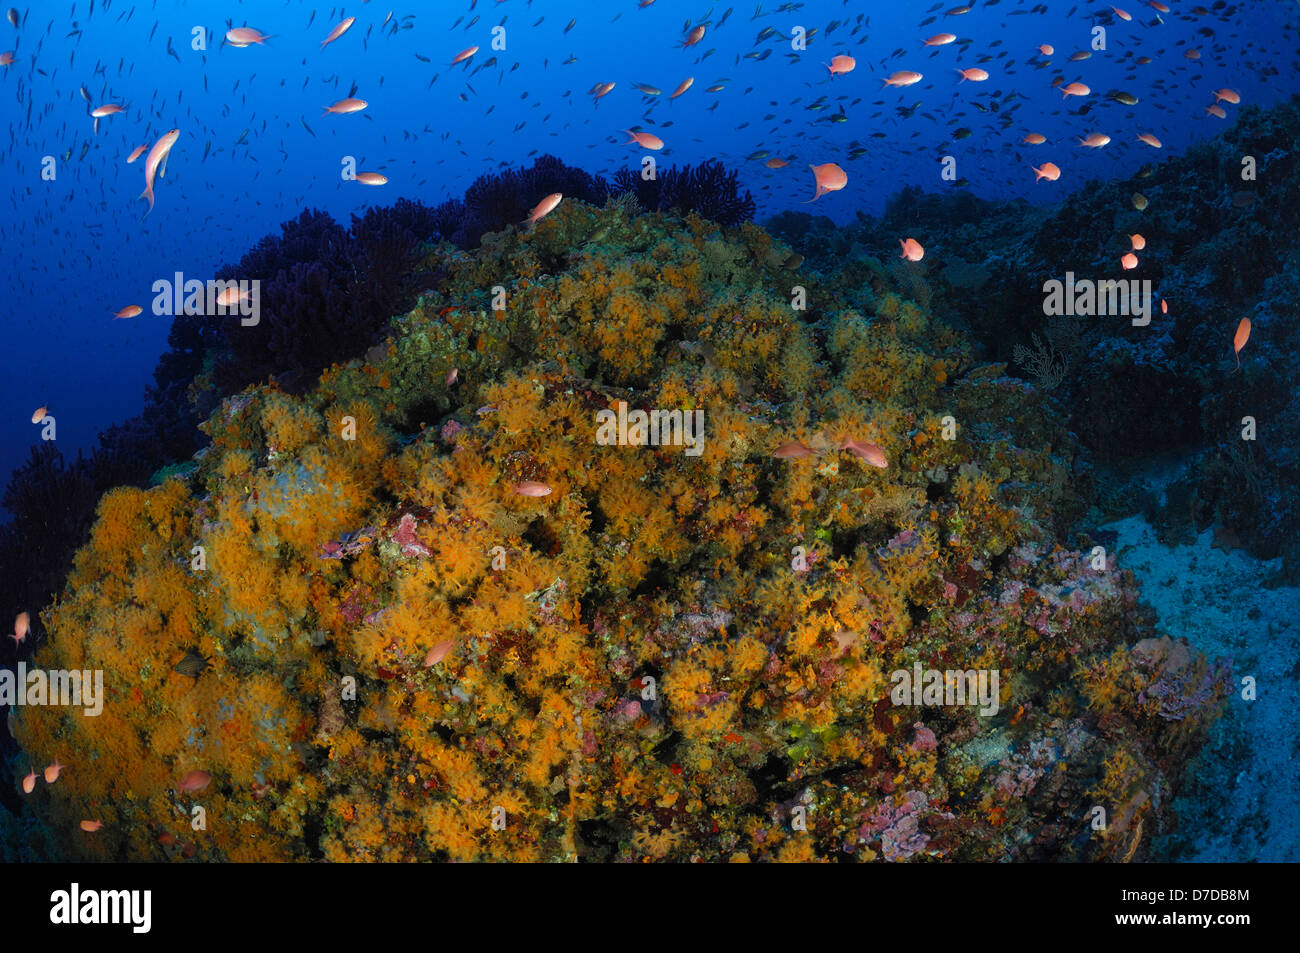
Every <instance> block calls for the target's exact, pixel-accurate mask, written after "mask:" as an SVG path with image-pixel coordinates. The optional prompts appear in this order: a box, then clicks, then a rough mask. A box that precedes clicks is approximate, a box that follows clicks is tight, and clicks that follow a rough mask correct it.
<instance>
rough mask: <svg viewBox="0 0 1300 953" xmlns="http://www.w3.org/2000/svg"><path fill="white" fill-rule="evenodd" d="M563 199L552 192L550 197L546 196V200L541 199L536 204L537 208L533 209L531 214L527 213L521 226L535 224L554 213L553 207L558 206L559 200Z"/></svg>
mask: <svg viewBox="0 0 1300 953" xmlns="http://www.w3.org/2000/svg"><path fill="white" fill-rule="evenodd" d="M563 198H564V196H563V195H561V194H560V193H559V192H552V193H551V194H550V195H548V196H546V198H544V199H542V200H541V201H540V202H538V203H537V207H536V208H534V209H533V210H532V212H531V213H529V215H528V217H527V218H526V219H524V221H523V224H525V225H535V224H537V222H538V220H539V219H541V218H544V217H545V216H547V215H550V214H551V213H552V212H554V211H555V207H556V206H557V205H559V204H560V200H561V199H563Z"/></svg>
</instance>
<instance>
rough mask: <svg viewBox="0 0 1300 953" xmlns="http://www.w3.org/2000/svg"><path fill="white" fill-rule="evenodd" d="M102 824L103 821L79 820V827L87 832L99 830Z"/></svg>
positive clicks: (91, 832)
mask: <svg viewBox="0 0 1300 953" xmlns="http://www.w3.org/2000/svg"><path fill="white" fill-rule="evenodd" d="M103 826H104V822H103V821H82V822H81V829H82V830H83V831H85V832H86V833H87V834H93V833H95V831H97V830H99V829H100V828H101V827H103Z"/></svg>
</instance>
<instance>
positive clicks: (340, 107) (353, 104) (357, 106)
mask: <svg viewBox="0 0 1300 953" xmlns="http://www.w3.org/2000/svg"><path fill="white" fill-rule="evenodd" d="M369 105H370V104H369V103H368V102H366V101H365V100H364V99H353V98H352V97H351V96H349V97H347V98H346V99H340V100H339V101H338V102H336V103H335V104H334V105H333V106H326V107H325V112H324V113H322V114H321V115H324V116H328V115H329V114H330V113H337V114H339V115H343V114H345V113H359V112H361V110H363V109H365V108H366V107H367V106H369Z"/></svg>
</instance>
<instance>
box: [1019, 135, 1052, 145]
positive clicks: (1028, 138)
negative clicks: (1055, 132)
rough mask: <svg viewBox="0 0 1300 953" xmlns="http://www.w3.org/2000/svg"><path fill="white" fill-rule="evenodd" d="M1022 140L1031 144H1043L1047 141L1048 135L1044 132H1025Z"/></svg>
mask: <svg viewBox="0 0 1300 953" xmlns="http://www.w3.org/2000/svg"><path fill="white" fill-rule="evenodd" d="M1020 141H1021V142H1025V143H1028V144H1029V145H1031V146H1041V145H1042V144H1043V143H1044V142H1046V141H1047V137H1046V136H1044V135H1043V134H1042V133H1038V132H1027V133H1025V138H1023V139H1021V140H1020Z"/></svg>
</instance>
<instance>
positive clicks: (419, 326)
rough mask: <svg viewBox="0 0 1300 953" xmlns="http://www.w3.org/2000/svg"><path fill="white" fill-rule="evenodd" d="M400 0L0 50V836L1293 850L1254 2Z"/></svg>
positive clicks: (1270, 75) (1280, 110)
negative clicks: (0, 356) (0, 338)
mask: <svg viewBox="0 0 1300 953" xmlns="http://www.w3.org/2000/svg"><path fill="white" fill-rule="evenodd" d="M390 3H391V0H384V2H382V3H381V2H362V3H349V4H345V5H342V6H334V7H326V6H321V5H319V4H314V3H310V2H297V0H292V2H286V3H262V2H243V3H239V2H222V3H216V2H193V3H187V2H169V0H156V2H153V3H150V4H145V3H134V4H133V3H129V2H127V0H111V2H105V0H97V2H88V0H75V2H72V0H66V2H65V0H58V2H40V3H30V4H27V5H26V6H18V7H14V8H12V9H7V15H6V17H5V19H4V20H3V21H0V102H3V104H4V105H3V111H4V121H5V123H6V124H7V126H8V129H9V135H8V138H7V140H6V141H4V142H3V143H0V161H2V162H3V167H4V169H5V170H6V175H5V182H6V189H7V191H8V194H9V207H8V210H7V214H6V215H5V217H4V220H3V222H0V233H2V234H3V238H4V250H5V254H4V256H3V267H4V269H5V272H6V280H5V282H4V287H5V288H6V289H7V291H8V307H7V308H6V311H7V315H6V319H5V322H4V335H5V344H6V353H7V354H8V355H9V356H10V359H11V368H12V370H11V372H10V373H8V374H6V375H3V377H0V407H2V408H3V409H4V413H3V414H0V466H3V469H4V471H5V472H6V474H7V482H6V488H5V490H4V493H3V497H2V498H0V503H2V504H3V514H0V516H3V523H0V618H3V619H4V620H5V621H4V625H6V626H8V624H9V620H10V619H12V620H14V621H13V631H12V633H11V634H9V635H8V637H7V638H5V639H3V640H0V641H3V643H4V644H3V646H0V665H2V666H3V668H0V702H3V703H4V705H5V706H6V711H7V719H6V723H5V730H4V732H3V760H4V765H5V767H6V780H4V782H3V783H2V784H0V856H3V857H4V859H5V860H8V861H53V860H59V861H68V860H74V861H76V860H94V861H152V862H175V863H182V862H222V861H307V860H326V861H444V860H460V861H470V860H493V861H559V860H566V861H573V860H581V861H595V862H623V861H648V860H654V861H692V860H694V861H700V860H703V861H814V860H841V861H876V862H880V863H893V862H909V863H922V862H935V861H984V862H1002V861H1008V860H1010V861H1080V862H1092V861H1105V862H1134V863H1138V862H1150V861H1216V862H1218V861H1223V862H1230V861H1294V860H1296V859H1300V831H1297V827H1296V821H1295V818H1294V810H1293V808H1294V796H1293V794H1292V793H1291V792H1293V791H1294V790H1295V789H1296V786H1297V784H1300V770H1297V767H1296V761H1295V758H1294V750H1295V748H1296V745H1297V743H1300V737H1298V736H1300V730H1298V728H1297V725H1296V723H1295V720H1294V717H1293V714H1292V705H1291V700H1292V699H1293V698H1294V696H1295V674H1296V672H1297V671H1300V639H1298V638H1297V636H1300V629H1298V628H1297V626H1298V625H1300V623H1297V619H1298V618H1300V589H1298V588H1297V586H1300V578H1298V576H1300V537H1298V536H1297V529H1300V520H1298V519H1297V517H1298V516H1300V489H1297V488H1298V487H1300V456H1298V455H1297V446H1298V444H1297V439H1298V438H1300V396H1298V393H1297V380H1296V374H1295V371H1294V364H1295V361H1294V354H1295V353H1296V351H1297V348H1298V346H1300V330H1298V328H1297V320H1296V316H1297V308H1300V277H1297V276H1298V275H1300V238H1298V237H1297V236H1300V207H1298V205H1297V201H1296V200H1297V196H1300V162H1297V159H1296V154H1295V142H1296V139H1297V137H1298V136H1300V31H1298V30H1297V27H1296V20H1297V14H1300V4H1296V3H1293V2H1290V0H1285V2H1284V0H1254V2H1249V3H1227V2H1224V0H1216V2H1206V3H1204V4H1194V3H1189V2H1183V0H1168V2H1158V0H1142V2H1136V0H1130V2H1125V3H1122V4H1120V5H1119V6H1111V5H1109V4H1104V3H1097V4H1086V3H1058V2H1055V0H1051V2H1030V0H1000V2H999V0H984V2H975V3H971V4H957V3H948V2H945V3H936V4H929V3H911V2H903V3H883V2H881V3H878V2H874V0H873V2H852V0H847V2H832V0H808V2H789V0H787V2H772V0H762V2H758V0H746V2H743V3H736V4H734V5H733V4H730V3H728V2H727V0H721V2H718V3H715V4H709V3H704V2H695V0H690V2H684V0H616V2H613V0H612V2H601V3H599V4H596V3H568V2H558V0H556V2H540V0H537V2H534V0H457V2H450V0H448V2H443V0H426V2H417V0H411V2H407V3H405V4H394V5H390ZM5 631H6V632H7V631H8V630H7V629H6V630H5ZM196 818H201V823H198V822H196Z"/></svg>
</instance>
